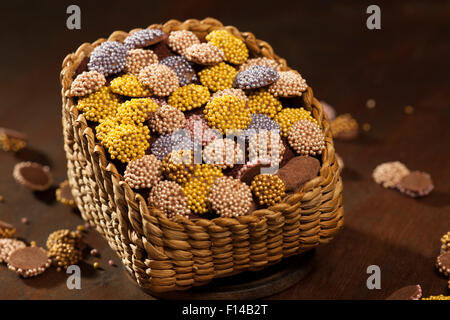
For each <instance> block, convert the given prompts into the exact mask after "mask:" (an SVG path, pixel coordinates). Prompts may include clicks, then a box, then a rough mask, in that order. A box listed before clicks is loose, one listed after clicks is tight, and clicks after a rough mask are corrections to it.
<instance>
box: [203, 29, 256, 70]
mask: <svg viewBox="0 0 450 320" xmlns="http://www.w3.org/2000/svg"><path fill="white" fill-rule="evenodd" d="M206 41H208V42H209V43H211V44H212V45H215V46H216V47H218V48H220V49H222V51H223V52H224V53H225V61H227V62H230V63H232V64H243V63H244V62H246V61H247V59H248V49H247V46H246V45H245V42H244V41H242V40H241V39H239V38H238V37H235V36H234V35H232V34H231V33H230V32H228V31H226V30H214V31H211V32H210V33H209V34H208V35H207V36H206Z"/></svg>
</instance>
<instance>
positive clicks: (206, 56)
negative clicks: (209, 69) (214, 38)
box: [184, 43, 225, 65]
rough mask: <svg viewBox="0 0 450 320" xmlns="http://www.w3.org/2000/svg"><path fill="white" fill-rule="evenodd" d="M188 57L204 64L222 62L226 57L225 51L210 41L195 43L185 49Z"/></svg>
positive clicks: (192, 60)
mask: <svg viewBox="0 0 450 320" xmlns="http://www.w3.org/2000/svg"><path fill="white" fill-rule="evenodd" d="M184 55H185V57H186V59H188V60H189V61H191V62H194V63H197V64H203V65H213V64H217V63H219V62H222V61H223V59H224V58H225V54H224V52H223V51H222V50H221V49H219V48H218V47H216V46H214V45H212V44H210V43H199V44H194V45H192V46H190V47H189V48H187V49H186V50H184Z"/></svg>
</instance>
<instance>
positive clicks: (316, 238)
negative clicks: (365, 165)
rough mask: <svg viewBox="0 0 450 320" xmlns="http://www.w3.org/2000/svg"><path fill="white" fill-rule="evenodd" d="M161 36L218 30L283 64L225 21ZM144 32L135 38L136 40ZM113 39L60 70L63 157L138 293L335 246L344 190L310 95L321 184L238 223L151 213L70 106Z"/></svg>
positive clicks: (118, 35) (81, 52) (194, 23)
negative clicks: (78, 78) (94, 58)
mask: <svg viewBox="0 0 450 320" xmlns="http://www.w3.org/2000/svg"><path fill="white" fill-rule="evenodd" d="M155 27H158V28H161V29H162V30H163V31H164V32H166V33H168V32H170V31H173V30H182V29H186V30H191V31H193V32H194V33H195V34H197V35H198V36H199V37H200V38H202V39H204V37H205V36H206V35H207V34H208V33H209V32H211V31H212V30H215V29H223V28H225V29H226V30H228V31H230V32H231V33H232V34H234V35H235V36H237V37H239V38H241V39H243V40H244V41H245V43H246V44H247V46H248V48H249V51H250V55H251V56H252V57H258V56H264V57H268V58H272V59H276V60H277V61H279V62H280V63H281V64H282V66H283V68H282V69H284V70H288V69H289V67H288V66H287V65H286V61H285V60H284V59H282V58H280V57H278V56H277V55H276V54H275V53H274V52H273V49H272V47H271V46H270V45H269V44H268V43H267V42H264V41H261V40H258V39H256V38H255V36H254V35H253V34H252V33H248V32H242V33H241V32H239V30H238V29H236V28H235V27H233V26H226V27H224V26H223V25H222V23H220V22H219V21H217V20H215V19H212V18H207V19H204V20H201V21H199V20H194V19H190V20H186V21H184V22H180V21H177V20H170V21H168V22H166V23H165V24H163V25H151V26H149V28H155ZM136 30H138V29H135V30H132V31H131V32H133V31H136ZM127 35H128V33H126V32H123V31H116V32H114V33H112V34H111V36H110V37H109V38H108V40H116V41H123V40H124V39H125V38H126V37H127ZM104 41H106V39H99V40H97V41H95V42H94V43H84V44H83V45H81V46H80V47H79V48H78V50H77V51H76V52H75V53H72V54H69V55H68V56H67V57H66V58H65V59H64V61H63V64H62V72H61V84H62V114H63V133H64V148H65V152H66V156H67V174H68V178H69V182H70V185H71V186H72V192H73V194H74V196H75V199H76V203H77V206H78V208H79V209H80V211H81V214H82V217H83V219H84V220H86V221H87V222H89V224H90V225H91V226H93V227H95V228H96V229H97V230H98V232H100V233H101V234H102V235H103V237H104V238H105V239H106V240H107V241H108V242H109V245H110V246H111V248H112V249H113V250H115V251H116V253H117V254H118V256H119V257H120V258H121V260H122V262H123V264H124V265H125V267H126V269H127V270H128V271H129V272H130V273H131V275H132V276H133V277H134V278H135V279H136V281H137V283H138V284H139V285H140V286H142V287H144V288H146V289H149V290H151V291H154V292H164V291H174V290H185V289H188V288H190V287H192V286H199V285H203V284H206V283H207V282H209V281H211V280H212V279H214V278H216V277H223V276H229V275H233V274H236V273H239V272H242V271H246V270H260V269H262V268H265V267H267V266H269V265H272V264H274V263H277V262H279V261H280V260H281V259H283V258H285V257H288V256H292V255H296V254H299V253H302V252H305V251H307V250H309V249H311V248H313V247H316V246H318V245H319V244H322V243H327V242H329V241H330V240H331V239H332V237H333V236H334V235H335V234H336V232H337V231H338V230H339V229H340V228H341V227H342V225H343V207H342V181H341V178H340V173H339V168H338V164H337V161H336V157H335V151H334V147H333V140H332V137H331V131H330V126H329V123H328V120H327V118H326V116H325V114H324V112H323V110H322V107H321V106H320V104H319V102H318V100H317V99H316V98H314V96H313V92H312V90H311V88H308V90H307V91H306V92H305V93H304V95H302V99H303V104H304V107H305V108H306V109H308V110H310V111H311V112H312V115H313V117H314V118H315V119H317V120H318V122H319V124H320V125H321V127H322V128H323V130H324V134H325V137H326V138H325V140H326V148H325V150H324V153H323V156H322V167H321V169H320V175H319V176H317V177H316V178H314V179H312V180H310V181H308V182H307V183H306V184H305V185H304V186H303V187H302V189H301V190H300V191H299V192H297V193H296V194H292V195H289V196H288V197H286V198H285V199H284V200H283V202H282V203H279V204H277V205H275V206H272V207H270V208H267V209H263V210H257V211H254V212H253V213H252V214H251V215H248V216H242V217H239V218H215V219H213V220H207V219H198V220H194V221H192V220H189V219H186V218H183V217H180V218H179V219H178V220H176V221H171V220H168V219H167V218H166V217H165V216H164V215H163V214H162V213H161V212H158V211H157V210H155V209H152V208H149V207H147V204H146V201H145V199H144V198H143V197H142V196H141V195H139V194H136V193H135V192H134V191H133V190H132V189H131V188H130V187H129V186H128V185H127V184H126V183H125V181H124V179H123V177H122V176H121V175H120V174H119V173H118V171H117V169H116V167H115V166H114V164H112V163H110V162H109V161H108V160H107V157H106V155H105V150H104V149H103V147H102V146H101V145H99V144H98V143H97V144H96V142H95V138H94V136H95V135H94V132H93V131H92V129H91V128H89V127H88V125H87V122H86V119H85V118H84V116H83V115H82V114H79V113H78V110H77V109H76V106H75V105H74V100H73V99H72V98H71V97H70V96H69V90H70V86H71V84H72V81H73V78H74V76H75V75H76V72H77V68H79V66H80V65H81V64H85V63H86V58H87V57H88V56H89V54H90V53H91V52H92V51H93V49H94V48H95V47H96V46H98V45H99V44H100V43H102V42H104Z"/></svg>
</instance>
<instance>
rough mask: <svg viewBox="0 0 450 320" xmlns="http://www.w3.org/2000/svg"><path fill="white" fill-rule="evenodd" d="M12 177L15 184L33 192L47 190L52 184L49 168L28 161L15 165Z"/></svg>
mask: <svg viewBox="0 0 450 320" xmlns="http://www.w3.org/2000/svg"><path fill="white" fill-rule="evenodd" d="M13 177H14V179H15V180H16V182H17V183H19V184H21V185H22V186H24V187H26V188H28V189H31V190H34V191H44V190H47V189H48V188H49V187H50V186H51V184H52V182H53V179H52V175H51V173H50V169H49V167H47V166H42V165H40V164H38V163H35V162H29V161H28V162H20V163H18V164H16V165H15V167H14V170H13Z"/></svg>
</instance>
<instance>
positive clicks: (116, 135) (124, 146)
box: [102, 123, 150, 162]
mask: <svg viewBox="0 0 450 320" xmlns="http://www.w3.org/2000/svg"><path fill="white" fill-rule="evenodd" d="M149 139H150V129H149V128H148V127H147V126H144V125H143V126H137V125H135V124H127V123H122V124H120V125H119V126H117V127H115V128H113V129H112V130H110V131H109V132H108V134H107V135H106V137H105V138H104V139H103V142H102V143H103V144H104V145H105V147H106V148H107V149H108V152H109V154H110V156H111V159H118V160H120V161H122V162H130V161H131V160H136V159H139V158H140V157H142V156H143V155H144V154H145V151H146V150H147V149H148V147H149V146H150V144H149V142H148V141H149Z"/></svg>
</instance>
